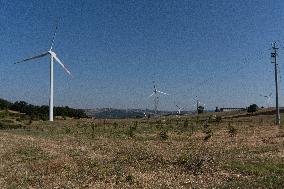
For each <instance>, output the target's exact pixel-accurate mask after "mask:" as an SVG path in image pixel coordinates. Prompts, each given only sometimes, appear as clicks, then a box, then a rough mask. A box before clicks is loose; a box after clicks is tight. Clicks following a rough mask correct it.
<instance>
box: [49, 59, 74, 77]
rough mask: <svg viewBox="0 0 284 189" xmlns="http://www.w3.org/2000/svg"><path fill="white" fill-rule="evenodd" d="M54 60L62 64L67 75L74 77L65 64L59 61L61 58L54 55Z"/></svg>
mask: <svg viewBox="0 0 284 189" xmlns="http://www.w3.org/2000/svg"><path fill="white" fill-rule="evenodd" d="M53 58H54V59H55V60H56V61H57V62H58V63H59V64H60V66H61V67H62V68H63V69H64V71H65V72H66V73H68V74H69V75H70V76H72V74H71V72H70V71H69V70H68V69H67V68H66V67H65V66H64V64H63V63H62V62H61V61H60V60H59V58H58V57H57V56H56V55H55V54H54V55H53Z"/></svg>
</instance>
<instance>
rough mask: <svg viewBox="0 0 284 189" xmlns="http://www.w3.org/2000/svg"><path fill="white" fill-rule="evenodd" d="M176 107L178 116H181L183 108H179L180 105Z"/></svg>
mask: <svg viewBox="0 0 284 189" xmlns="http://www.w3.org/2000/svg"><path fill="white" fill-rule="evenodd" d="M176 107H177V108H178V110H177V113H178V115H180V113H181V110H182V109H183V107H179V106H178V105H176Z"/></svg>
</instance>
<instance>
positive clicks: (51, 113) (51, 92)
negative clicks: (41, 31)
mask: <svg viewBox="0 0 284 189" xmlns="http://www.w3.org/2000/svg"><path fill="white" fill-rule="evenodd" d="M56 31H57V26H56V29H55V32H54V35H53V38H52V41H51V46H50V49H49V50H48V51H46V52H44V53H41V54H39V55H36V56H33V57H30V58H27V59H24V60H21V61H18V62H16V63H15V64H18V63H24V62H27V61H30V60H35V59H39V58H42V57H45V56H47V55H50V98H49V121H53V63H54V60H55V61H56V62H57V63H58V64H59V65H60V66H61V67H62V68H63V69H64V71H65V72H66V73H67V74H68V75H70V76H72V75H71V72H70V71H69V70H68V69H67V68H66V67H65V65H64V64H63V63H62V62H61V60H60V59H59V58H58V57H57V55H56V53H55V52H54V51H53V49H52V48H53V45H54V40H55V36H56Z"/></svg>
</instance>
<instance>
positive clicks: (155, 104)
mask: <svg viewBox="0 0 284 189" xmlns="http://www.w3.org/2000/svg"><path fill="white" fill-rule="evenodd" d="M153 85H154V91H153V93H152V94H151V95H150V96H149V97H151V96H153V95H154V111H155V114H157V112H158V105H159V95H158V93H160V94H163V95H169V94H168V93H165V92H162V91H159V90H157V87H156V84H155V81H153Z"/></svg>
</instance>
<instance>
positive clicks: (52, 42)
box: [50, 19, 59, 50]
mask: <svg viewBox="0 0 284 189" xmlns="http://www.w3.org/2000/svg"><path fill="white" fill-rule="evenodd" d="M58 23H59V19H58V20H57V23H56V27H55V31H54V34H53V37H52V41H51V45H50V50H52V47H53V45H54V41H55V36H56V32H57V29H58Z"/></svg>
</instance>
